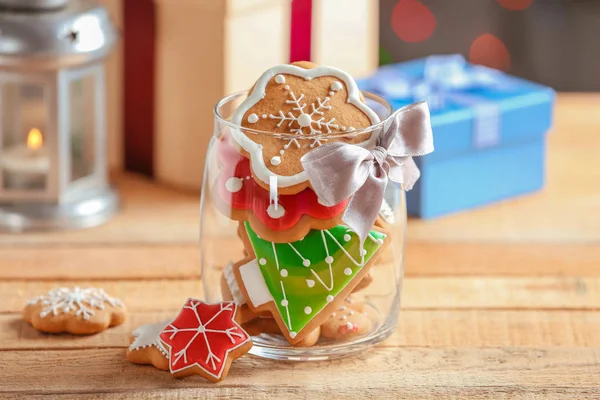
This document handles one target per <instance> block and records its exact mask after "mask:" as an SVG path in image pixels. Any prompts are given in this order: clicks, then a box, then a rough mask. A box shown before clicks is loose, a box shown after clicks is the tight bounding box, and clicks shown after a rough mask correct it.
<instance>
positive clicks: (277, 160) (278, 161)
mask: <svg viewBox="0 0 600 400" xmlns="http://www.w3.org/2000/svg"><path fill="white" fill-rule="evenodd" d="M279 164H281V157H279V156H275V157H273V158H271V165H279Z"/></svg>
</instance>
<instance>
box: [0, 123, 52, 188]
mask: <svg viewBox="0 0 600 400" xmlns="http://www.w3.org/2000/svg"><path fill="white" fill-rule="evenodd" d="M43 144H44V142H43V137H42V132H40V130H39V129H37V128H33V129H31V130H30V131H29V134H28V135H27V145H26V146H24V145H19V146H14V147H11V148H9V149H7V150H6V151H5V152H3V153H2V154H1V155H0V165H1V166H2V169H3V170H4V171H5V172H6V174H5V177H6V179H7V182H6V183H7V185H6V186H7V187H9V188H15V189H17V188H18V189H31V188H41V187H43V185H44V183H45V179H46V176H47V175H48V171H49V170H50V158H49V157H48V153H47V151H46V149H45V148H44V147H43Z"/></svg>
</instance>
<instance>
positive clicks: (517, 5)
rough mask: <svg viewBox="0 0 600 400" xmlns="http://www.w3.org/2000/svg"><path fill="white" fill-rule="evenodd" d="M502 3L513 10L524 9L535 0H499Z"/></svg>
mask: <svg viewBox="0 0 600 400" xmlns="http://www.w3.org/2000/svg"><path fill="white" fill-rule="evenodd" d="M498 3H500V5H501V6H502V7H504V8H506V9H508V10H511V11H520V10H524V9H526V8H527V7H529V6H530V5H532V4H533V0H498Z"/></svg>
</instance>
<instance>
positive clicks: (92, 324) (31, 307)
mask: <svg viewBox="0 0 600 400" xmlns="http://www.w3.org/2000/svg"><path fill="white" fill-rule="evenodd" d="M125 316H126V312H125V306H124V305H123V303H122V302H121V301H120V300H118V299H115V298H112V297H110V296H109V295H107V294H106V293H105V292H104V290H102V289H97V288H86V289H81V288H78V287H75V288H64V287H61V288H57V289H52V290H50V291H49V292H48V294H46V295H43V296H38V297H36V298H35V299H33V300H31V301H30V302H29V303H27V305H26V306H25V308H24V309H23V319H25V321H27V322H29V323H30V324H31V325H33V327H34V328H36V329H38V330H40V331H42V332H48V333H62V332H67V333H72V334H75V335H88V334H92V333H97V332H101V331H103V330H105V329H106V328H108V327H110V326H116V325H120V324H122V323H123V322H124V321H125Z"/></svg>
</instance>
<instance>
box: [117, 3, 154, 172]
mask: <svg viewBox="0 0 600 400" xmlns="http://www.w3.org/2000/svg"><path fill="white" fill-rule="evenodd" d="M123 16H124V20H125V21H124V22H125V24H124V25H125V26H124V29H123V36H124V64H125V67H124V88H125V94H124V119H125V120H124V132H125V168H126V169H127V170H129V171H133V172H139V173H142V174H145V175H150V176H152V174H153V172H154V168H153V152H154V77H155V75H154V73H155V61H154V54H155V42H156V40H155V39H156V10H155V4H154V1H153V0H135V1H130V0H128V1H124V2H123Z"/></svg>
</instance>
